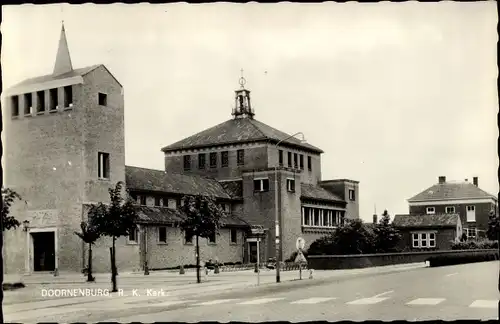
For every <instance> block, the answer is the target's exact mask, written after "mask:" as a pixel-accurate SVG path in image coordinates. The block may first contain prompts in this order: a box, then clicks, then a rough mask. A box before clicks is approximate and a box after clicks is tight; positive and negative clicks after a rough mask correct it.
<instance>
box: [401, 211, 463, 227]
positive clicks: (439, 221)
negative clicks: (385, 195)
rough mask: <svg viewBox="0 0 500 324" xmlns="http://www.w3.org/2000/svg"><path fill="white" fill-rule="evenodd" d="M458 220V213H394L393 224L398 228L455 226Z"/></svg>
mask: <svg viewBox="0 0 500 324" xmlns="http://www.w3.org/2000/svg"><path fill="white" fill-rule="evenodd" d="M459 221H460V216H459V215H458V214H433V215H396V216H394V220H393V222H392V223H393V224H394V226H395V227H400V228H430V227H455V226H457V223H458V222H459Z"/></svg>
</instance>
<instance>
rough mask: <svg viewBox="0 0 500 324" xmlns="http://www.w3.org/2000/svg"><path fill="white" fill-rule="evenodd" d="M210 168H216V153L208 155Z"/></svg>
mask: <svg viewBox="0 0 500 324" xmlns="http://www.w3.org/2000/svg"><path fill="white" fill-rule="evenodd" d="M210 167H211V168H212V169H213V168H216V167H217V152H212V153H210Z"/></svg>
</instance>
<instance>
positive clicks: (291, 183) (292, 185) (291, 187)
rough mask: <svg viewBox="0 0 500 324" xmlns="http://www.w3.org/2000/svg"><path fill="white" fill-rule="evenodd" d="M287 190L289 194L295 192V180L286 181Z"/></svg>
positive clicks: (288, 179)
mask: <svg viewBox="0 0 500 324" xmlns="http://www.w3.org/2000/svg"><path fill="white" fill-rule="evenodd" d="M286 190H287V191H288V192H295V179H294V178H287V179H286Z"/></svg>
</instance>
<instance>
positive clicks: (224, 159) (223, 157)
mask: <svg viewBox="0 0 500 324" xmlns="http://www.w3.org/2000/svg"><path fill="white" fill-rule="evenodd" d="M220 161H221V167H223V168H227V166H228V165H229V152H228V151H224V152H221V153H220Z"/></svg>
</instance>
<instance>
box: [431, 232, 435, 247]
mask: <svg viewBox="0 0 500 324" xmlns="http://www.w3.org/2000/svg"><path fill="white" fill-rule="evenodd" d="M429 247H436V234H434V233H429Z"/></svg>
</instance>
